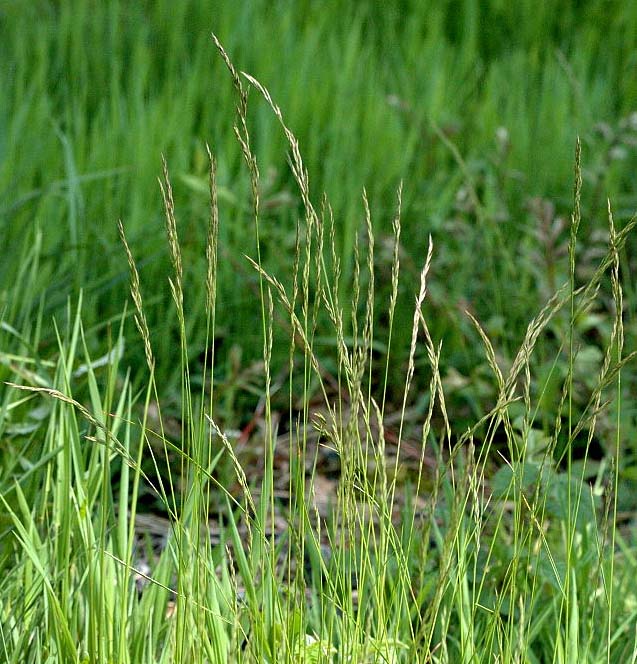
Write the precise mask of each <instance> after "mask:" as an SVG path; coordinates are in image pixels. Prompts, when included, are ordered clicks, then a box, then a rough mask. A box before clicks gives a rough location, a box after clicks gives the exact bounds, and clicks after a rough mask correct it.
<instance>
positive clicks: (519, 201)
mask: <svg viewBox="0 0 637 664" xmlns="http://www.w3.org/2000/svg"><path fill="white" fill-rule="evenodd" d="M0 12H1V13H0V21H1V22H0V29H1V30H2V39H1V40H0V57H1V59H2V63H3V65H2V67H1V68H0V77H1V79H0V85H1V86H2V95H1V96H0V224H1V232H2V242H3V248H4V250H3V256H2V260H1V261H0V278H1V283H2V284H3V286H2V291H1V292H0V294H1V296H2V306H3V308H4V310H5V311H6V312H7V313H6V314H5V316H6V317H7V320H8V321H10V322H11V323H12V324H13V323H16V322H18V323H20V322H21V321H23V320H25V319H27V318H29V317H33V316H34V314H35V311H37V308H38V307H39V306H40V300H41V298H43V305H42V306H43V307H44V308H43V324H44V328H45V329H44V331H43V339H42V342H43V343H46V341H47V340H49V341H51V340H52V339H53V337H52V328H51V326H50V321H51V318H52V317H53V316H59V315H60V312H62V311H64V307H65V306H66V302H67V298H69V297H70V298H71V301H74V300H75V299H76V298H77V294H78V291H79V290H80V289H82V290H83V291H84V303H83V320H84V323H85V326H86V327H87V328H88V329H91V330H95V331H100V330H101V331H102V332H103V330H104V327H103V326H104V325H105V324H106V323H107V322H108V321H109V320H111V319H112V317H113V316H117V315H119V314H120V312H121V311H122V307H123V304H124V302H125V301H126V300H127V296H128V288H127V286H126V283H127V265H126V261H125V259H124V255H123V253H122V249H121V246H120V243H119V240H118V237H117V233H116V222H117V220H118V219H121V220H122V221H123V223H124V225H125V228H126V231H127V234H128V236H129V240H130V243H131V247H132V249H133V252H134V254H135V255H136V256H137V257H138V258H139V260H140V273H141V278H142V285H143V287H147V290H148V294H147V298H146V299H147V303H146V306H147V315H148V318H149V324H150V327H151V329H152V330H153V331H154V334H155V338H154V340H153V341H154V343H155V344H156V345H157V355H158V357H160V358H162V360H160V362H159V365H158V368H157V370H158V373H159V375H160V376H161V377H162V383H163V384H164V385H166V389H169V387H170V385H174V383H175V381H176V378H175V375H174V371H173V368H174V363H173V362H172V361H171V352H172V351H171V349H172V348H173V345H174V342H175V337H174V326H175V316H174V313H173V312H172V307H171V303H170V298H169V297H167V294H168V285H167V279H166V274H167V266H168V264H169V263H168V252H167V250H166V246H165V242H164V233H163V226H164V221H163V211H162V202H161V196H160V193H159V187H158V184H157V177H158V175H159V174H160V172H161V161H160V159H161V155H162V154H163V155H165V157H166V160H167V162H168V165H169V169H170V173H171V175H172V177H173V179H174V183H173V184H174V190H175V198H176V206H177V213H178V220H179V232H180V237H181V240H182V242H183V251H184V263H185V269H186V284H187V296H186V306H187V307H188V309H189V310H190V312H191V317H190V325H191V326H192V333H191V334H190V336H189V339H190V343H191V344H192V349H193V354H196V352H199V351H201V350H203V348H202V343H203V333H202V329H203V326H202V325H201V317H200V312H201V310H202V307H201V302H202V301H203V299H202V298H203V295H202V293H203V287H204V282H205V279H203V277H202V275H203V274H204V269H205V268H204V265H205V257H204V252H203V239H204V237H205V223H204V220H205V218H206V215H207V210H208V202H207V159H206V156H205V143H206V142H207V143H208V144H209V145H210V147H211V149H212V150H213V152H214V153H215V155H216V157H217V159H218V163H219V169H218V170H219V176H218V178H219V185H220V206H221V229H220V233H221V238H220V242H221V258H220V278H219V288H220V293H221V295H220V300H221V302H222V306H221V307H220V310H219V320H218V324H219V344H220V345H223V347H224V350H225V351H226V352H227V351H229V350H230V348H231V347H233V346H235V345H236V346H237V347H239V348H240V349H241V351H242V356H243V360H242V361H244V362H248V363H249V362H250V361H251V360H252V359H254V357H257V356H259V354H260V346H261V342H260V337H259V334H258V330H256V329H255V326H254V325H253V324H252V322H253V320H254V315H255V309H254V307H253V302H254V292H253V290H252V288H253V287H254V280H255V275H254V274H253V273H252V271H251V269H249V268H248V266H247V264H246V262H245V261H244V260H243V258H242V254H243V253H254V241H253V239H252V237H253V234H252V232H251V230H250V228H251V216H250V193H249V183H248V176H247V173H246V169H245V168H244V167H243V164H242V157H241V154H240V150H239V147H238V145H237V142H236V140H235V138H234V134H233V130H232V126H233V122H234V110H235V106H236V100H235V99H234V97H233V90H232V82H231V80H230V77H229V76H228V75H227V73H226V71H225V69H224V67H225V66H224V64H223V62H222V61H221V59H220V58H219V57H218V56H217V54H216V51H215V49H214V47H213V45H212V42H211V38H210V32H211V31H212V30H214V31H215V33H216V34H217V35H218V36H219V38H220V40H221V42H222V43H223V44H224V46H225V48H226V50H227V51H228V53H229V54H230V56H231V57H232V58H233V61H234V62H235V63H236V66H237V67H238V68H239V69H241V70H243V71H246V72H249V73H250V74H251V75H253V76H255V77H256V78H257V79H259V80H260V81H261V82H263V83H264V85H267V86H268V88H269V90H270V92H271V93H272V95H273V97H274V99H275V101H276V103H277V104H278V105H279V106H280V107H281V109H282V111H283V113H284V114H285V118H286V121H287V123H288V125H289V126H290V128H292V130H293V131H294V132H295V134H296V135H297V137H298V139H299V143H300V146H301V149H302V152H303V155H304V159H305V162H306V165H307V168H308V171H309V176H310V182H311V187H312V189H313V195H314V197H315V200H316V201H320V198H321V196H322V194H323V193H326V194H327V195H328V197H329V201H330V204H331V206H332V208H333V212H334V217H335V221H336V227H337V234H338V241H339V247H340V248H341V250H342V256H343V271H344V282H345V283H347V281H348V279H350V280H351V269H352V259H351V256H352V248H353V245H354V238H355V236H356V233H357V232H358V231H359V230H360V228H361V222H362V218H363V208H362V202H361V196H362V191H363V188H365V189H366V190H367V195H368V197H369V200H370V204H371V208H372V214H373V224H374V231H375V232H376V233H377V234H378V238H377V239H378V242H379V245H380V247H381V250H382V247H383V244H382V243H383V237H386V236H387V234H388V233H389V232H390V230H391V219H392V216H393V214H394V208H395V201H396V190H397V188H398V185H399V183H400V182H401V181H402V182H403V187H404V190H403V199H404V201H403V239H402V250H403V251H404V256H405V259H404V262H403V267H404V273H405V274H406V275H408V276H409V277H410V281H406V282H405V283H404V284H403V289H402V291H401V298H402V302H403V304H406V305H407V306H403V307H399V314H398V317H399V318H398V321H399V325H397V330H398V332H397V333H398V334H399V335H401V331H402V339H401V343H402V344H403V345H405V341H406V339H407V338H408V335H409V327H410V318H411V303H412V301H413V294H412V293H413V290H414V288H415V283H416V279H417V274H418V271H419V269H420V265H421V263H422V262H423V260H424V256H425V252H426V247H427V242H428V236H429V235H430V234H431V235H432V237H433V242H434V246H435V260H434V269H433V273H432V274H433V277H434V278H433V279H432V280H431V281H432V286H431V303H430V306H431V308H432V315H433V320H432V325H433V326H434V327H433V330H434V332H435V336H436V338H443V337H444V343H445V351H444V353H443V362H444V363H445V364H446V363H449V364H450V365H453V366H454V367H455V368H456V369H457V370H458V371H460V372H461V373H463V374H466V375H469V372H470V371H471V370H472V369H473V368H474V367H475V365H476V364H477V363H479V362H480V361H481V360H480V359H479V358H478V357H476V352H475V350H474V348H475V346H476V341H477V337H476V335H475V332H474V331H473V327H472V325H471V324H470V323H469V322H468V320H467V319H466V317H465V316H464V313H463V312H464V309H467V308H468V309H470V310H471V311H473V312H474V313H476V315H477V316H478V317H479V320H480V321H481V322H482V323H483V325H485V326H486V329H487V331H488V332H489V333H490V334H492V335H494V337H495V339H494V340H495V341H496V342H497V343H498V344H499V345H500V346H501V347H502V348H503V349H504V350H509V351H511V350H512V349H513V348H514V347H515V344H516V343H518V342H519V340H520V338H521V334H522V332H523V330H524V328H525V326H526V324H527V322H528V318H529V316H530V315H532V314H533V313H534V312H535V311H536V310H537V309H538V308H539V306H540V305H541V304H542V303H543V301H544V300H545V299H546V297H547V296H548V294H549V293H550V292H551V289H553V288H554V287H555V286H556V285H559V283H561V281H562V280H563V279H564V276H565V274H566V272H565V269H566V259H565V255H564V254H563V252H562V253H561V254H560V253H559V251H558V249H559V246H560V243H563V240H564V237H566V235H567V234H566V233H565V232H564V230H563V228H562V229H561V230H560V228H558V227H556V224H557V225H558V226H559V223H560V222H559V221H556V220H560V219H561V220H566V221H568V218H569V214H570V210H571V207H572V187H573V184H572V183H573V166H574V149H575V148H574V146H575V140H576V137H577V136H578V135H579V136H580V137H581V140H582V144H583V150H582V152H583V156H582V162H583V168H584V175H585V178H584V187H583V199H584V203H583V205H584V208H583V209H584V215H583V216H584V220H583V223H582V237H583V240H582V244H583V245H584V246H585V247H586V249H590V250H591V251H594V249H595V246H594V245H595V242H596V241H598V242H599V241H600V238H599V237H598V235H599V234H601V236H602V238H601V239H602V241H603V240H604V235H603V234H604V233H605V230H606V227H607V214H606V197H607V196H609V197H610V198H611V200H612V202H613V206H614V210H615V216H616V220H617V223H618V224H621V223H622V222H624V221H625V220H626V218H627V217H628V216H629V215H630V214H632V212H633V211H634V209H635V207H637V206H636V205H635V202H636V201H635V187H634V172H635V165H636V152H635V149H634V143H635V137H636V136H637V126H636V125H637V116H634V115H631V113H633V112H635V111H636V109H637V51H636V49H635V47H636V44H637V43H636V40H637V9H635V7H634V6H633V5H632V3H626V2H608V1H603V2H602V1H599V2H596V1H588V2H535V1H533V2H531V1H528V2H527V1H521V2H516V3H513V4H510V3H504V2H495V1H494V2H478V1H472V0H467V1H457V2H446V1H442V0H440V1H435V2H411V3H410V2H389V3H374V2H371V3H350V2H260V1H258V0H256V1H250V2H236V3H235V2H189V1H185V2H178V3H175V2H164V1H162V0H157V1H155V2H135V3H120V2H100V3H84V2H64V1H61V2H40V1H38V0H36V1H34V2H28V3H25V2H11V1H9V2H7V1H6V0H5V2H3V3H2V4H1V5H0ZM251 97H252V98H251V100H250V110H249V112H250V119H251V122H252V134H253V145H254V149H255V152H256V154H257V157H258V159H259V163H260V168H261V174H262V182H261V189H262V198H263V202H264V217H265V218H264V220H263V224H262V236H263V237H262V239H263V244H264V260H265V262H266V264H267V265H268V266H272V265H278V266H280V267H281V266H282V264H285V263H286V261H291V256H292V253H293V247H294V233H295V231H294V228H295V220H296V218H297V217H298V215H299V210H300V196H299V194H298V192H297V190H296V189H295V186H294V183H293V181H292V178H291V175H290V171H289V168H288V164H287V156H286V148H285V144H284V140H283V136H282V132H281V131H280V130H279V129H278V126H277V122H276V119H275V118H274V117H273V115H272V114H271V113H270V112H269V111H268V109H267V108H266V107H265V104H264V103H263V102H262V101H261V100H260V99H258V96H257V95H256V94H252V95H251ZM554 222H555V223H554ZM36 239H37V242H38V247H39V264H38V270H37V275H36V277H35V279H34V280H33V281H32V282H31V283H30V292H28V293H25V292H16V288H20V287H21V284H20V283H19V282H17V281H16V275H17V274H19V272H20V265H21V264H22V263H23V261H24V254H25V252H28V251H30V250H31V249H32V247H33V246H34V243H35V242H36ZM633 246H634V245H633ZM582 251H584V247H583V249H582ZM381 258H382V256H381ZM385 258H386V257H385ZM279 271H280V272H284V270H283V269H281V270H279ZM409 273H410V274H409ZM380 277H381V278H380V279H378V281H379V283H380V284H381V288H382V285H383V284H385V285H387V282H388V279H387V275H386V274H385V273H381V275H380ZM629 282H630V280H629ZM251 284H252V288H251ZM628 287H630V283H629V284H628ZM18 303H19V304H18ZM626 305H627V315H628V317H629V320H630V319H631V318H632V315H633V313H634V299H633V298H632V297H631V298H627V302H626ZM401 312H402V313H401ZM18 319H19V320H18ZM18 327H19V324H18ZM131 336H133V335H131ZM131 343H133V341H132V340H131ZM130 353H131V355H129V357H130V358H133V359H134V358H137V360H136V361H139V360H141V353H140V352H139V350H138V351H134V350H130ZM135 353H136V354H135Z"/></svg>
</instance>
